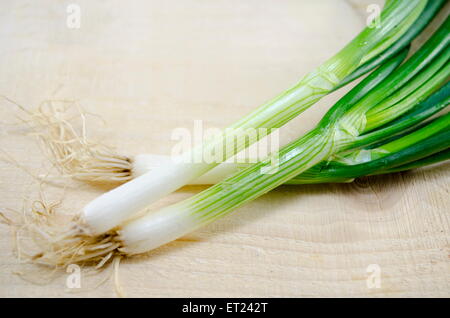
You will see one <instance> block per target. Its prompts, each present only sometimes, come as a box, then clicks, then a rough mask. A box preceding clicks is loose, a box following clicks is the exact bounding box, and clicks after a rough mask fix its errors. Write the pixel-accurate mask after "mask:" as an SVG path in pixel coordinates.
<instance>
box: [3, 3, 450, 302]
mask: <svg viewBox="0 0 450 318" xmlns="http://www.w3.org/2000/svg"><path fill="white" fill-rule="evenodd" d="M369 3H377V4H382V1H374V0H370V1H367V0H361V1H358V0H352V1H343V0H334V1H333V0H303V1H298V0H289V1H288V0H283V1H274V0H166V1H157V0H152V1H119V0H114V1H88V0H71V1H51V0H40V1H31V0H28V1H25V0H20V1H2V2H0V40H1V41H0V70H1V73H0V94H1V95H2V96H6V97H8V98H9V99H11V100H14V101H16V102H18V103H20V104H21V105H24V106H25V107H27V108H29V109H31V108H33V107H36V106H37V105H38V104H39V103H40V102H42V101H43V100H48V99H52V100H77V101H78V102H79V104H80V105H82V107H83V108H84V109H85V110H87V111H89V112H91V113H95V114H98V115H99V116H100V117H101V118H102V119H103V120H104V122H103V121H100V120H98V118H96V117H92V118H91V119H89V123H90V125H89V126H88V133H89V136H90V137H91V138H93V139H96V140H101V141H102V142H104V143H106V144H109V145H111V146H114V147H116V149H117V151H118V152H120V153H123V154H126V155H130V156H132V155H135V154H139V153H148V152H151V153H156V154H167V155H168V154H170V151H171V147H173V145H174V143H175V142H174V141H173V140H171V132H172V131H173V129H175V128H177V127H186V128H188V129H192V128H193V122H194V120H198V119H201V120H203V121H204V123H205V126H208V127H219V128H223V127H226V126H227V125H228V124H230V123H233V122H234V121H236V120H237V119H238V118H240V117H241V116H243V115H244V114H246V113H248V112H249V111H250V110H252V109H254V108H255V107H256V106H258V105H260V104H261V103H263V102H265V101H267V100H268V99H270V98H271V97H273V96H275V95H276V94H278V93H279V92H281V91H283V90H284V89H285V88H287V87H289V86H290V85H292V84H293V83H295V82H296V81H297V80H298V79H299V78H300V77H301V76H302V75H304V74H306V73H307V72H308V71H309V70H311V69H312V68H313V67H315V66H317V65H319V64H320V63H321V62H322V61H324V60H325V59H326V58H328V57H330V56H332V55H333V54H334V53H335V52H337V51H338V50H339V49H340V48H341V47H342V46H343V45H345V43H346V42H347V41H349V40H350V39H352V37H353V36H354V35H356V34H357V33H358V31H359V30H361V29H362V28H363V27H364V25H365V23H366V18H367V15H368V13H367V12H366V7H367V4H369ZM69 4H77V5H78V6H79V8H80V9H81V15H80V17H81V20H80V21H81V24H80V28H75V29H73V28H69V27H68V26H67V24H66V22H67V17H68V15H69V13H67V11H66V10H67V6H68V5H69ZM446 8H447V10H446V12H444V14H441V16H445V15H446V14H448V6H447V7H446ZM434 28H435V26H434ZM432 29H433V27H432V28H431V29H430V30H432ZM423 39H424V38H422V39H421V41H423ZM345 91H346V89H343V90H340V91H339V92H336V93H334V94H333V95H331V96H328V97H326V98H324V99H323V100H321V101H320V102H319V103H318V104H317V105H315V106H314V107H312V108H311V109H310V110H308V111H306V112H305V113H304V114H303V115H302V116H300V117H299V118H297V119H295V120H293V121H292V122H291V123H289V124H288V125H287V126H286V127H285V128H284V129H282V131H281V139H282V142H283V143H285V142H287V141H289V140H292V139H293V138H296V137H298V136H299V135H300V134H302V133H304V132H306V131H307V130H308V129H310V128H311V127H312V126H313V125H314V124H315V123H316V122H317V121H318V119H319V118H320V117H321V115H322V114H323V113H324V112H325V111H326V110H327V109H328V108H329V107H330V106H331V105H332V104H333V102H335V101H336V100H337V99H338V98H339V97H340V96H342V94H344V93H345ZM19 114H20V112H19V110H18V109H17V107H16V106H15V105H14V104H12V103H10V102H8V101H7V100H6V99H4V98H3V99H1V100H0V125H1V126H0V149H1V150H2V152H1V154H0V155H1V156H2V160H1V161H0V208H1V210H2V211H7V210H8V209H13V210H19V211H20V210H21V209H22V208H23V207H24V206H25V208H26V207H27V204H28V201H26V200H34V199H37V198H39V193H40V192H42V193H45V196H46V199H47V200H49V201H56V200H59V199H61V198H63V199H62V203H61V206H60V207H59V210H60V211H61V213H76V212H77V211H79V210H80V209H81V208H82V207H83V205H84V204H86V203H87V202H89V200H91V199H93V198H94V197H96V196H97V195H99V194H101V193H102V192H104V191H106V190H107V189H108V188H110V186H109V185H108V186H102V187H99V186H97V185H92V184H82V183H76V182H70V181H68V180H67V181H66V180H63V181H61V180H57V182H56V183H57V185H58V186H54V185H53V186H52V185H43V186H42V187H39V184H38V183H37V182H36V180H35V179H33V178H32V177H31V175H39V174H43V173H48V172H50V173H54V172H55V171H54V170H52V169H51V167H50V166H49V163H48V161H47V160H46V158H45V156H44V155H43V154H42V152H41V150H40V149H39V147H38V146H37V143H36V140H35V139H34V138H32V137H30V136H28V135H27V132H28V130H27V128H26V127H25V126H24V125H20V124H17V123H19V120H18V118H17V116H18V115H19ZM13 161H16V164H12V162H13ZM449 171H450V170H449V164H448V163H444V164H441V165H438V166H434V167H430V168H426V169H420V170H417V171H412V172H407V173H399V174H395V175H388V176H383V177H374V178H365V179H362V180H358V181H356V182H354V183H352V184H339V185H338V184H329V185H313V186H282V187H280V188H278V189H276V190H274V191H272V192H270V193H269V194H267V195H265V196H263V197H261V198H259V199H257V200H255V201H254V202H251V203H249V204H247V205H245V206H243V207H241V208H240V209H238V211H237V213H234V214H232V215H230V216H228V217H226V218H224V219H222V220H220V221H218V222H216V223H214V224H211V225H209V226H207V227H205V228H202V229H200V230H198V231H196V232H194V233H192V234H190V235H188V236H186V237H184V238H182V239H180V240H177V241H175V242H172V243H170V244H168V245H167V246H164V247H161V248H159V249H157V250H155V251H153V252H151V253H148V254H145V255H142V256H139V257H135V258H132V259H126V260H123V261H122V263H121V266H120V271H119V273H120V280H121V285H122V287H123V289H124V291H125V293H126V295H127V296H131V297H301V296H343V297H349V296H363V297H372V296H375V297H376V296H388V297H398V296H425V297H432V296H435V297H449V296H450V259H449V258H450V255H449V247H450V208H449V207H450V198H449V192H450V191H449V190H450V187H449V183H450V172H449ZM202 189H204V187H200V186H195V187H194V186H191V187H185V188H183V189H181V190H180V191H177V192H176V193H174V194H172V195H170V196H168V197H166V198H164V199H163V200H161V201H160V202H158V203H157V204H156V205H155V207H156V206H161V205H166V204H168V203H171V202H175V201H178V200H180V199H182V198H186V197H188V196H190V195H192V194H194V193H197V192H199V191H201V190H202ZM0 255H1V256H0V296H1V297H13V296H20V297H32V296H43V297H93V296H101V297H114V296H115V295H116V293H115V291H114V284H113V282H112V280H107V281H106V282H105V283H104V284H102V285H100V286H98V287H96V286H95V285H96V284H97V283H98V282H99V281H100V280H101V279H103V278H105V277H107V276H108V275H110V273H111V268H108V269H105V270H104V271H103V272H102V273H100V274H98V275H90V274H89V269H87V268H83V269H82V272H81V273H82V288H81V289H76V290H74V289H68V288H67V286H66V280H67V277H68V275H69V274H67V273H65V271H64V270H62V271H61V272H59V273H57V274H56V275H55V276H54V279H52V280H51V281H49V282H46V283H45V284H36V282H35V283H31V282H29V281H28V280H27V279H24V277H21V276H20V275H18V273H19V272H22V273H32V274H35V275H34V278H36V277H37V278H39V279H41V280H45V278H46V277H45V275H48V273H46V272H45V271H42V272H41V269H39V273H40V274H37V272H36V271H37V269H36V268H34V267H30V266H29V265H26V264H20V263H19V262H18V261H17V259H16V258H15V256H14V255H13V253H12V239H11V236H10V231H9V229H8V228H7V227H6V226H0ZM374 269H375V270H379V274H380V276H379V277H380V280H379V282H380V286H378V287H380V288H376V287H377V286H374V285H371V284H370V282H373V280H371V279H372V278H373V277H374V276H373V275H374V274H376V273H377V272H372V271H373V270H374ZM31 276H33V275H31ZM368 282H369V284H368Z"/></svg>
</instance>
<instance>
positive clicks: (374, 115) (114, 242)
mask: <svg viewBox="0 0 450 318" xmlns="http://www.w3.org/2000/svg"><path fill="white" fill-rule="evenodd" d="M443 3H444V1H439V0H437V1H436V0H434V1H426V0H408V1H406V0H399V1H389V2H387V4H386V6H385V8H384V9H383V12H382V13H381V19H380V20H381V27H380V28H366V29H364V30H363V31H362V32H361V33H360V34H359V35H358V36H357V37H356V38H355V39H354V40H353V41H351V42H350V43H349V44H348V45H347V46H345V47H344V48H343V49H342V50H341V51H340V52H339V53H338V54H337V55H335V56H334V57H332V58H331V59H329V60H328V61H327V62H325V63H324V64H323V65H321V66H320V67H318V68H317V69H316V70H314V71H313V72H312V73H310V74H309V75H307V76H305V77H304V78H303V79H302V80H301V81H300V82H299V83H298V84H297V85H295V86H294V87H293V88H291V89H289V90H288V91H286V92H285V93H283V94H281V95H280V96H278V97H276V98H275V99H273V100H272V101H270V102H268V103H267V104H265V105H263V106H262V107H260V108H258V109H257V110H255V111H254V112H252V113H251V114H249V115H247V116H245V117H244V118H243V119H241V120H240V121H239V122H237V123H236V124H234V125H232V126H231V127H232V128H235V129H234V131H245V129H246V128H261V127H263V128H277V127H280V126H282V125H283V124H285V123H286V122H288V121H289V120H291V119H292V118H294V117H295V116H297V115H298V114H300V113H301V112H302V111H304V110H305V109H306V108H308V107H309V106H311V105H312V104H314V103H315V102H316V101H317V100H319V99H320V98H321V97H322V96H324V95H326V94H328V93H330V92H332V91H333V90H335V89H337V88H338V87H340V86H342V85H344V84H346V83H347V82H349V81H351V80H352V79H354V78H356V77H358V76H360V75H362V74H365V73H367V72H369V71H371V70H373V69H374V68H375V67H378V68H376V70H375V71H373V72H372V73H371V74H370V75H369V76H367V77H366V78H365V79H364V80H363V81H361V82H360V83H359V84H358V85H357V86H355V88H353V89H352V90H351V91H350V92H349V93H347V94H346V95H345V96H344V97H343V98H342V99H341V100H339V101H338V102H337V103H336V104H335V105H334V106H333V107H332V108H331V109H330V110H329V111H328V112H327V113H326V114H325V116H324V117H323V118H322V120H321V121H320V122H319V124H318V125H317V126H316V127H315V128H314V129H312V130H311V131H310V132H308V133H307V134H305V135H304V136H302V137H300V138H299V139H297V140H295V141H293V142H291V143H290V144H288V145H287V146H285V147H283V148H282V149H281V150H280V151H279V152H278V153H277V154H276V155H277V157H278V163H277V167H276V170H275V171H274V167H273V166H272V163H271V157H268V158H267V159H266V160H263V161H261V162H258V163H256V164H251V165H248V167H245V168H243V169H242V170H240V171H237V172H236V173H234V174H232V175H231V176H229V177H227V178H226V179H224V180H222V181H220V182H218V183H217V184H215V185H214V186H212V187H210V188H208V189H207V190H205V191H203V192H201V193H199V194H197V195H194V196H193V197H191V198H189V199H187V200H184V201H182V202H180V203H177V204H174V205H171V206H168V207H166V208H163V209H161V210H159V211H156V212H155V211H150V212H147V213H145V214H144V215H143V216H140V217H137V218H136V217H135V218H134V219H131V218H132V217H134V216H135V215H136V213H137V212H140V211H141V210H142V209H143V208H145V207H147V206H148V205H149V204H150V203H152V202H154V201H155V200H157V199H159V198H160V197H161V196H163V195H165V194H168V193H170V192H172V191H174V190H176V189H178V188H179V187H181V186H183V185H185V184H187V183H189V182H191V181H192V180H195V179H196V178H198V177H199V176H201V175H203V174H205V173H206V172H208V171H209V170H211V169H213V168H214V167H215V166H216V165H217V164H216V163H186V162H185V161H183V162H181V163H174V164H166V165H164V166H161V167H159V168H158V169H154V170H151V171H149V172H146V173H144V174H143V175H141V176H139V177H137V178H135V179H133V180H131V181H129V182H127V183H125V184H123V185H121V186H119V187H117V188H116V189H113V190H112V191H110V192H108V193H106V194H104V195H102V196H100V197H99V198H97V199H95V200H94V201H92V202H91V203H89V204H88V205H87V206H86V207H85V208H84V210H83V212H82V214H80V215H79V216H78V218H77V219H76V220H75V221H74V222H73V223H71V224H70V225H68V228H64V229H58V230H55V228H54V224H51V223H47V225H46V227H43V228H41V229H40V232H45V233H46V235H45V236H44V239H43V240H45V241H41V242H40V247H41V248H42V251H41V252H40V253H39V254H38V255H36V257H34V260H35V261H38V262H41V263H46V264H55V265H62V264H67V263H68V262H83V261H101V260H102V259H104V258H105V257H109V256H110V255H111V254H113V253H124V254H127V255H132V254H136V253H142V252H145V251H148V250H151V249H153V248H156V247H158V246H160V245H162V244H165V243H167V242H170V241H172V240H174V239H176V238H179V237H181V236H183V235H185V234H186V233H188V232H191V231H193V230H195V229H197V228H198V227H200V226H202V225H205V224H208V223H209V222H212V221H213V220H216V219H218V218H219V217H222V216H224V215H226V214H227V213H229V212H231V211H233V210H235V209H236V208H237V207H239V206H240V205H242V204H244V203H246V202H249V201H251V200H253V199H255V198H257V197H259V196H260V195H262V194H264V193H266V192H268V191H270V190H272V189H274V188H276V187H277V186H279V185H281V184H284V183H288V182H291V183H295V184H301V183H316V182H345V181H349V180H351V179H353V178H355V177H358V176H361V175H368V174H378V173H385V172H388V171H401V170H403V169H409V168H411V167H418V166H422V165H425V164H429V163H432V162H438V161H441V160H443V158H444V159H445V158H448V147H449V143H450V136H449V128H450V127H449V125H450V118H449V115H444V116H441V117H438V118H437V119H434V120H432V121H428V119H429V118H430V117H431V116H432V115H434V114H436V113H437V112H439V111H440V110H442V109H444V108H445V107H446V106H447V105H448V102H449V86H448V84H447V79H448V76H449V75H450V65H449V63H448V58H449V57H450V49H449V48H448V42H449V34H450V32H449V31H450V20H449V19H447V20H446V21H445V22H444V23H443V25H442V26H441V27H440V28H439V30H437V31H436V32H435V33H434V35H433V36H432V37H431V38H430V39H429V40H428V41H427V42H426V43H425V44H424V45H423V46H422V47H421V48H420V49H419V50H418V51H417V52H416V53H415V54H414V55H413V56H412V57H410V58H409V59H408V60H407V61H406V62H404V63H403V61H404V59H405V57H406V55H407V52H408V44H409V43H410V42H411V40H412V39H413V38H414V37H415V36H416V35H417V34H418V33H419V32H420V31H421V30H422V29H423V28H424V27H425V26H426V25H427V24H428V22H429V21H430V20H431V19H432V17H433V16H434V15H435V14H436V12H437V11H438V10H439V8H440V7H441V6H442V4H443ZM402 63H403V64H402ZM238 128H241V129H238ZM236 137H239V136H236V135H228V134H227V133H226V132H224V133H223V134H222V135H220V136H218V137H215V138H214V139H212V140H210V141H208V142H207V143H204V144H203V145H202V146H201V147H197V148H195V149H193V150H192V151H191V152H189V153H187V154H185V156H186V157H187V158H192V157H197V158H198V157H200V158H203V156H201V155H200V156H198V154H203V153H209V152H210V150H211V149H214V148H215V147H216V146H217V145H223V144H227V143H228V142H229V141H230V140H231V139H233V140H234V139H235V138H236ZM256 141H257V140H251V141H248V142H247V143H246V144H244V145H243V146H242V147H241V148H239V147H238V148H233V149H229V148H228V147H227V151H226V153H225V154H224V157H223V160H226V159H228V158H230V157H232V156H233V155H235V154H236V153H237V152H238V151H240V150H242V149H243V148H245V147H248V146H249V145H250V144H251V143H252V142H256ZM106 161H107V159H105V160H104V161H103V162H106ZM124 161H127V160H124ZM124 167H128V166H127V165H125V164H124ZM124 169H128V168H124ZM262 171H264V173H263V172H262ZM41 239H42V236H41Z"/></svg>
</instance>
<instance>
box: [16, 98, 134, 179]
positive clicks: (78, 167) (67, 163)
mask: <svg viewBox="0 0 450 318" xmlns="http://www.w3.org/2000/svg"><path fill="white" fill-rule="evenodd" d="M20 108H21V109H22V110H24V111H25V112H26V113H27V115H28V117H29V118H28V119H25V120H24V121H25V122H26V123H27V124H28V125H29V126H30V127H31V128H32V130H33V135H35V136H37V137H38V139H39V141H40V144H41V145H42V146H43V147H42V148H43V150H44V152H45V154H46V155H47V157H48V158H49V159H50V161H51V162H52V163H53V165H54V166H55V167H56V168H57V169H58V170H59V172H60V173H61V174H62V175H63V176H65V177H71V178H74V179H78V180H82V181H94V182H95V181H101V182H105V181H106V182H126V181H128V180H130V179H131V178H132V176H131V167H132V163H131V159H130V158H128V157H126V156H122V155H119V154H117V153H116V152H114V151H113V150H112V149H111V148H110V147H108V146H106V145H104V144H101V143H99V142H95V141H92V140H90V139H88V137H87V129H86V115H87V114H88V113H86V112H84V111H83V110H82V109H81V107H80V105H79V104H78V103H77V102H76V101H70V100H46V101H44V102H42V103H41V104H40V105H39V106H38V107H37V109H36V110H32V111H30V110H26V109H24V108H23V107H21V106H20Z"/></svg>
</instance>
